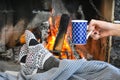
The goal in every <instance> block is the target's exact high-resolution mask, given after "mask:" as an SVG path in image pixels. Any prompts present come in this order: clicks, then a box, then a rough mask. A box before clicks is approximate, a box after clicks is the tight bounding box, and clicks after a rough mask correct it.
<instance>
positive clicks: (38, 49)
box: [25, 30, 52, 69]
mask: <svg viewBox="0 0 120 80" xmlns="http://www.w3.org/2000/svg"><path fill="white" fill-rule="evenodd" d="M25 34H26V44H27V45H28V55H27V58H26V66H28V67H31V68H40V69H43V65H44V63H45V61H46V60H47V59H48V58H49V57H50V56H52V54H51V53H50V52H49V51H48V50H47V49H46V48H45V47H44V46H43V45H42V44H40V43H38V42H37V39H36V38H35V36H34V34H33V33H32V32H30V31H28V30H26V31H25Z"/></svg>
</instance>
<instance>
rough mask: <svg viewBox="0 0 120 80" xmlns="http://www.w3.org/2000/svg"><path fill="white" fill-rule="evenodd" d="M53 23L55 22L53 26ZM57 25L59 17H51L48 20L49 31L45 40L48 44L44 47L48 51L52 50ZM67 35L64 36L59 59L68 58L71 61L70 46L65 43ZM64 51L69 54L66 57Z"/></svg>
mask: <svg viewBox="0 0 120 80" xmlns="http://www.w3.org/2000/svg"><path fill="white" fill-rule="evenodd" d="M53 19H55V20H53ZM53 21H55V22H54V24H53ZM59 23H60V16H56V17H54V18H53V17H50V18H49V24H50V30H49V36H48V39H47V42H48V43H47V45H46V48H47V49H48V50H53V46H54V42H55V39H56V36H57V32H58V27H59ZM69 27H70V26H69ZM67 35H68V34H66V35H65V39H64V43H63V47H62V50H61V58H68V57H69V58H70V59H73V56H72V50H71V48H70V45H69V43H68V41H67ZM65 51H67V52H68V53H69V54H68V55H66V54H65Z"/></svg>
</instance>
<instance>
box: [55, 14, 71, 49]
mask: <svg viewBox="0 0 120 80" xmlns="http://www.w3.org/2000/svg"><path fill="white" fill-rule="evenodd" d="M69 20H70V17H69V16H68V15H67V14H63V15H62V16H61V20H60V25H59V28H58V33H57V37H56V40H55V44H54V46H53V50H57V51H61V50H62V46H63V42H64V39H65V34H66V32H67V27H68V24H69Z"/></svg>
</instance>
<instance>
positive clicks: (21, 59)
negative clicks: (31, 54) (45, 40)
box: [19, 44, 28, 63]
mask: <svg viewBox="0 0 120 80" xmlns="http://www.w3.org/2000/svg"><path fill="white" fill-rule="evenodd" d="M27 53H28V47H27V45H26V44H24V45H23V46H22V47H21V49H20V53H19V62H20V63H25V61H26V56H27Z"/></svg>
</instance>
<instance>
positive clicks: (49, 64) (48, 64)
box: [37, 56, 60, 73]
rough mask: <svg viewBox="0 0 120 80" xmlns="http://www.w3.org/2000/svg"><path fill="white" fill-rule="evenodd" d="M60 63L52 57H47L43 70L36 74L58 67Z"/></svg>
mask: <svg viewBox="0 0 120 80" xmlns="http://www.w3.org/2000/svg"><path fill="white" fill-rule="evenodd" d="M59 63H60V60H59V59H57V58H55V57H54V56H51V57H49V58H48V59H47V60H46V61H45V63H44V66H43V67H44V68H43V69H38V71H37V73H41V72H45V71H48V70H49V69H51V68H54V67H58V66H59Z"/></svg>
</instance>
